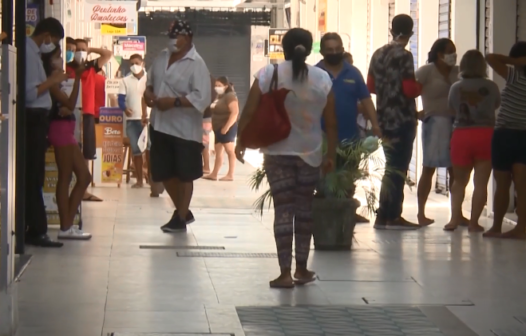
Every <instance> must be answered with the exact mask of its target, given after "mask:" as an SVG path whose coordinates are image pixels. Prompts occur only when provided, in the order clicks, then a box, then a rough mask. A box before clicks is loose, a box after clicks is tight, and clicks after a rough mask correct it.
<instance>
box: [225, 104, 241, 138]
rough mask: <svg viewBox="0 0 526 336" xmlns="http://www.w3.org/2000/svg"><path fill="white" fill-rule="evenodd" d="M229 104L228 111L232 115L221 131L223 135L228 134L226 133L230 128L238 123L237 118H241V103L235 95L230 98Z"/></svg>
mask: <svg viewBox="0 0 526 336" xmlns="http://www.w3.org/2000/svg"><path fill="white" fill-rule="evenodd" d="M227 104H228V105H227V106H228V111H229V113H230V114H229V116H228V120H227V121H226V123H225V126H223V128H222V130H221V133H222V134H226V132H228V130H229V129H230V127H232V126H233V125H234V124H235V123H236V121H237V117H238V116H239V103H238V100H237V97H236V96H235V95H232V96H231V98H229V100H228V101H227Z"/></svg>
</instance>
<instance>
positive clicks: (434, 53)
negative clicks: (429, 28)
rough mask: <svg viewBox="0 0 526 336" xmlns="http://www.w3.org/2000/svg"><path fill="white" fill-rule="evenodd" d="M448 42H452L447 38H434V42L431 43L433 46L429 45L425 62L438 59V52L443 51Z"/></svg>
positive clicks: (432, 61)
mask: <svg viewBox="0 0 526 336" xmlns="http://www.w3.org/2000/svg"><path fill="white" fill-rule="evenodd" d="M449 44H453V41H451V40H450V39H448V38H439V39H438V40H436V41H435V43H433V46H431V50H430V51H429V53H428V54H427V63H435V62H436V61H438V54H439V53H442V54H443V53H445V52H446V49H447V46H448V45H449Z"/></svg>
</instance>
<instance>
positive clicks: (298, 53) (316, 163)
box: [236, 28, 338, 288]
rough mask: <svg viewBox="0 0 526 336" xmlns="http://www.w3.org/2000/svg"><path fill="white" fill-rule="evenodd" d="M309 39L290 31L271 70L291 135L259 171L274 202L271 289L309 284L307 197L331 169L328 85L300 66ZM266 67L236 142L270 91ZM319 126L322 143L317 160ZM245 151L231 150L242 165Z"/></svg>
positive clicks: (333, 136)
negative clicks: (275, 266)
mask: <svg viewBox="0 0 526 336" xmlns="http://www.w3.org/2000/svg"><path fill="white" fill-rule="evenodd" d="M312 43H313V41H312V35H311V33H310V32H309V31H307V30H305V29H301V28H294V29H291V30H289V31H288V32H287V34H285V36H284V37H283V40H282V45H283V52H284V54H285V61H284V62H283V63H280V64H279V65H278V66H277V74H278V78H277V88H278V90H279V89H283V88H284V89H288V90H290V92H289V94H288V96H287V98H286V100H285V109H286V111H287V113H288V117H289V120H290V124H291V126H292V127H291V131H290V134H289V136H288V138H286V139H285V140H282V141H280V142H277V143H275V144H273V145H271V146H269V147H267V148H261V152H262V153H264V154H265V160H264V168H265V172H266V174H267V179H268V182H269V185H270V190H271V194H272V198H273V203H274V209H275V212H274V237H275V239H276V246H277V251H278V259H279V267H280V269H281V274H280V276H279V277H278V278H277V279H275V280H273V281H271V282H270V287H272V288H293V287H294V285H295V284H298V285H303V284H306V283H308V282H312V281H314V280H315V273H314V272H311V271H309V270H308V269H307V260H308V257H309V251H310V242H311V236H312V225H313V224H312V199H313V194H314V188H315V186H316V183H317V182H318V179H319V177H320V168H321V169H323V170H324V171H328V170H331V169H333V167H334V158H335V156H336V145H337V141H338V134H337V125H336V116H335V113H334V95H333V93H332V81H331V79H330V77H329V75H328V74H327V72H326V71H325V70H322V69H319V68H316V67H313V66H311V65H308V64H307V63H306V59H307V56H309V55H310V53H311V51H312ZM274 69H275V67H274V65H273V64H270V65H268V66H266V67H264V68H263V69H261V70H260V71H258V73H257V74H256V75H255V77H256V79H255V81H254V83H253V85H252V87H251V89H250V93H249V96H248V100H247V103H246V105H245V108H244V109H243V112H242V114H241V118H240V120H239V129H238V138H239V135H240V134H242V132H243V128H244V126H245V125H247V124H248V123H249V122H250V120H251V118H252V117H253V115H254V113H255V111H256V109H257V107H258V105H259V102H260V100H261V96H262V95H263V94H265V93H267V92H269V89H270V83H271V81H272V77H273V74H274ZM322 119H323V121H324V123H325V132H326V135H327V142H328V153H327V157H326V158H325V160H324V158H323V152H322V147H323V146H322V144H323V131H322V128H321V121H322ZM244 152H245V148H242V147H241V146H240V145H239V144H238V145H237V146H236V156H237V158H238V160H240V161H241V162H244V160H243V154H244ZM293 240H295V246H296V248H295V261H296V270H295V273H294V276H293V275H292V273H291V267H292V241H293Z"/></svg>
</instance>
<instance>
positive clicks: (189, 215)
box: [172, 210, 195, 225]
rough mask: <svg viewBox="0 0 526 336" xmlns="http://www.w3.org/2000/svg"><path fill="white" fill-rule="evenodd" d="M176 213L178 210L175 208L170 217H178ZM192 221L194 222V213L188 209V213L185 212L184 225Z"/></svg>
mask: <svg viewBox="0 0 526 336" xmlns="http://www.w3.org/2000/svg"><path fill="white" fill-rule="evenodd" d="M178 213H179V212H178V211H177V210H175V211H174V214H173V216H172V218H175V217H179V215H178ZM193 222H195V217H194V214H193V213H192V211H190V210H188V213H187V214H186V225H188V224H192V223H193Z"/></svg>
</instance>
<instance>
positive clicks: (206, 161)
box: [203, 146, 210, 174]
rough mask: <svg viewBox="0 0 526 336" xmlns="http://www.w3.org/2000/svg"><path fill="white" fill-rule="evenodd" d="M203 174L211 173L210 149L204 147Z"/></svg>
mask: <svg viewBox="0 0 526 336" xmlns="http://www.w3.org/2000/svg"><path fill="white" fill-rule="evenodd" d="M203 174H210V149H209V148H208V146H207V147H205V148H204V149H203Z"/></svg>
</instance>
